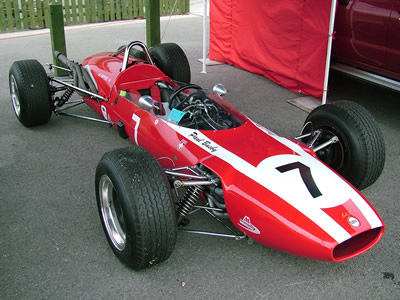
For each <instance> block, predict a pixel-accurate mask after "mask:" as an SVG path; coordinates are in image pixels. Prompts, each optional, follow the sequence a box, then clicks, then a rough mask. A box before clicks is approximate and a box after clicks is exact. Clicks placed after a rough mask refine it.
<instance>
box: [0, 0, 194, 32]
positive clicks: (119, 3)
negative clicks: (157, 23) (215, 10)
mask: <svg viewBox="0 0 400 300" xmlns="http://www.w3.org/2000/svg"><path fill="white" fill-rule="evenodd" d="M0 1H1V5H0V31H15V30H21V29H22V30H26V29H38V28H45V27H48V25H49V3H51V1H52V0H0ZM145 2H146V0H62V5H63V9H64V24H65V25H70V24H85V23H97V22H107V21H114V20H129V19H135V18H143V17H144V15H145V8H144V4H145ZM188 12H189V0H160V14H161V15H162V16H163V15H164V16H165V15H171V14H174V15H178V14H186V13H188Z"/></svg>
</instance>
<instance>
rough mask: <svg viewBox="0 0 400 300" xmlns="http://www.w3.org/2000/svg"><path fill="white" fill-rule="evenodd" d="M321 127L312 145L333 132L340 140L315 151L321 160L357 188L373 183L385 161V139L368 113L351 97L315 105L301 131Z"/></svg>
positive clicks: (329, 136)
mask: <svg viewBox="0 0 400 300" xmlns="http://www.w3.org/2000/svg"><path fill="white" fill-rule="evenodd" d="M309 122H311V124H312V130H314V131H315V130H316V129H322V134H321V137H320V138H319V139H318V140H317V142H316V143H315V145H314V146H317V145H320V144H322V143H323V142H326V141H327V140H329V139H330V138H332V137H333V136H337V137H338V138H339V142H337V143H334V144H331V145H329V146H328V147H326V148H323V149H322V150H320V151H317V152H316V154H317V156H318V158H319V159H320V160H322V161H323V162H325V163H326V164H328V165H329V166H330V167H331V168H332V169H334V170H335V171H336V172H338V173H339V174H340V175H342V176H343V177H344V178H346V179H347V180H348V181H349V182H350V183H351V184H353V185H354V186H355V187H356V188H358V189H359V190H362V189H365V188H367V187H369V186H370V185H371V184H373V183H374V182H375V181H376V180H377V179H378V177H379V176H380V174H381V173H382V170H383V167H384V164H385V156H386V154H385V142H384V139H383V135H382V132H381V131H380V129H379V126H378V124H377V122H376V120H375V119H374V117H373V116H372V115H371V113H370V112H369V111H368V110H367V109H365V108H364V107H363V106H361V105H359V104H357V103H355V102H351V101H338V102H334V103H331V104H326V105H322V106H319V107H317V108H316V109H314V110H313V111H312V112H311V113H310V114H309V115H308V117H307V119H306V121H305V126H304V128H303V132H309V129H308V130H307V127H308V126H310V123H309Z"/></svg>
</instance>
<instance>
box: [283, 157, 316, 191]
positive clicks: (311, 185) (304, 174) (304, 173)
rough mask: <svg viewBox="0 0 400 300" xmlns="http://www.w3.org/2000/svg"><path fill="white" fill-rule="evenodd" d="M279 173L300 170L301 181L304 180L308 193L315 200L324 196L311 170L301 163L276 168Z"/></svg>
mask: <svg viewBox="0 0 400 300" xmlns="http://www.w3.org/2000/svg"><path fill="white" fill-rule="evenodd" d="M276 169H277V170H278V171H279V172H281V173H284V172H287V171H291V170H294V169H299V171H300V176H301V179H303V182H304V184H305V185H306V187H307V189H308V191H309V192H310V194H311V196H313V198H317V197H319V196H321V195H322V193H321V192H320V190H319V189H318V187H317V185H316V184H315V181H314V178H313V177H312V175H311V170H310V168H309V167H308V166H306V165H304V164H302V163H301V162H294V163H291V164H287V165H283V166H280V167H277V168H276Z"/></svg>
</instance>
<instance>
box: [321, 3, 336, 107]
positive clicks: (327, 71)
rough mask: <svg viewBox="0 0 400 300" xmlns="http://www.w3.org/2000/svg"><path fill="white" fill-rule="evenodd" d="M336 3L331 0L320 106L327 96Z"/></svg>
mask: <svg viewBox="0 0 400 300" xmlns="http://www.w3.org/2000/svg"><path fill="white" fill-rule="evenodd" d="M336 3H337V0H332V6H331V16H330V21H329V38H328V49H327V51H326V63H325V78H324V90H323V94H322V104H326V98H327V96H328V80H329V67H330V63H331V52H332V39H333V27H334V25H335V14H336Z"/></svg>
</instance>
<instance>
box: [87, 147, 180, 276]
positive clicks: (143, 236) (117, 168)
mask: <svg viewBox="0 0 400 300" xmlns="http://www.w3.org/2000/svg"><path fill="white" fill-rule="evenodd" d="M95 183H96V198H97V206H98V210H99V214H100V218H101V222H102V225H103V229H104V232H105V234H106V237H107V240H108V242H109V244H110V246H111V248H112V250H113V252H114V254H115V255H116V256H117V258H118V259H119V260H120V261H121V262H122V263H123V264H125V265H126V266H128V267H130V268H132V269H134V270H140V269H144V268H147V267H150V266H152V265H154V264H157V263H159V262H162V261H164V260H166V259H167V258H168V257H169V256H170V255H171V253H172V251H173V248H174V246H175V242H176V236H177V224H176V214H175V204H174V202H173V198H172V195H171V190H170V186H169V183H168V180H167V178H166V176H165V174H164V173H163V171H162V170H161V168H160V166H159V164H158V163H157V161H156V160H155V159H154V158H153V157H152V156H151V155H150V153H148V152H147V151H146V150H144V149H142V148H139V147H131V148H124V149H118V150H114V151H112V152H108V153H106V154H104V155H103V157H102V158H101V160H100V162H99V164H98V166H97V169H96V179H95Z"/></svg>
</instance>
